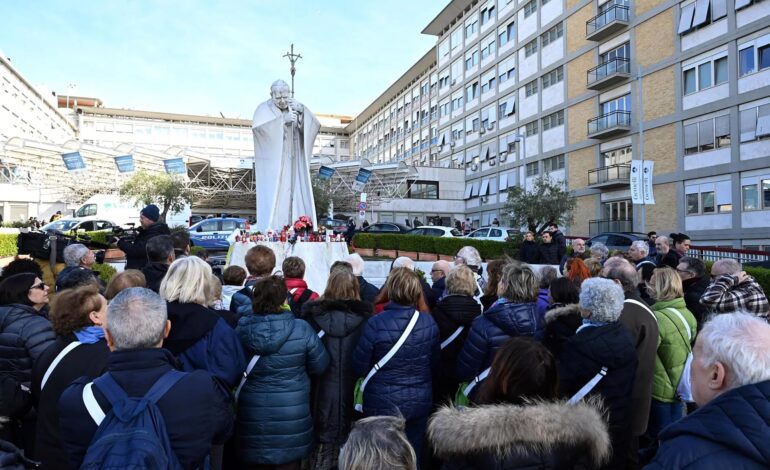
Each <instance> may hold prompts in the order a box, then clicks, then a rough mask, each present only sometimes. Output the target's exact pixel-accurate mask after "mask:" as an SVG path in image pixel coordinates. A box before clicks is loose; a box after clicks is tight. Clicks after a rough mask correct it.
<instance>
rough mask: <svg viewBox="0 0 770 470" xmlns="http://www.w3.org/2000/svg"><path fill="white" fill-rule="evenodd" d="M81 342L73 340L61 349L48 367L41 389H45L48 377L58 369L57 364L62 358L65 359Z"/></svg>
mask: <svg viewBox="0 0 770 470" xmlns="http://www.w3.org/2000/svg"><path fill="white" fill-rule="evenodd" d="M81 344H82V343H81V342H80V341H73V342H71V343H70V344H68V345H67V346H66V347H65V348H64V349H62V350H61V351H59V354H57V355H56V357H55V358H54V360H53V362H52V363H51V365H50V366H48V369H46V371H45V374H44V375H43V380H42V382H40V391H42V390H43V388H44V387H45V384H46V382H48V379H49V378H50V377H51V374H52V373H53V370H54V369H56V366H58V365H59V363H60V362H61V360H62V359H64V356H66V355H67V353H69V352H70V351H72V350H73V349H75V348H76V347H78V346H80V345H81Z"/></svg>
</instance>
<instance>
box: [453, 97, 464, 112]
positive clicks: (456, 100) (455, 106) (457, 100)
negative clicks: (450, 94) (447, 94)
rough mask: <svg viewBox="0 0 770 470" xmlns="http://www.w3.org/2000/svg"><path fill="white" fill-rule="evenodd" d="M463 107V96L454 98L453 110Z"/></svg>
mask: <svg viewBox="0 0 770 470" xmlns="http://www.w3.org/2000/svg"><path fill="white" fill-rule="evenodd" d="M462 107H463V97H462V96H459V97H457V98H454V99H453V100H452V111H456V110H458V109H462Z"/></svg>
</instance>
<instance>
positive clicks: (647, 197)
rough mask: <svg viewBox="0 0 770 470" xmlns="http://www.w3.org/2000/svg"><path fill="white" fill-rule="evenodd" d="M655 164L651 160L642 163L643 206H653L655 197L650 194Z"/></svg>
mask: <svg viewBox="0 0 770 470" xmlns="http://www.w3.org/2000/svg"><path fill="white" fill-rule="evenodd" d="M654 164H655V162H653V161H652V160H645V161H644V168H643V170H642V187H643V188H644V191H643V194H644V204H646V205H652V204H655V195H654V194H653V193H652V168H653V165H654Z"/></svg>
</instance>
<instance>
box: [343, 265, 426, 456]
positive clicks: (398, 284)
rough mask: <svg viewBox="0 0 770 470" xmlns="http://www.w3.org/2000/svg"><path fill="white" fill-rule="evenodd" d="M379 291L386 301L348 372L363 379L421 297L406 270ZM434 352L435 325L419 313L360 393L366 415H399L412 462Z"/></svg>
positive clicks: (371, 321)
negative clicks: (403, 424)
mask: <svg viewBox="0 0 770 470" xmlns="http://www.w3.org/2000/svg"><path fill="white" fill-rule="evenodd" d="M384 289H385V290H386V291H387V292H388V294H389V298H390V302H389V303H388V304H387V305H385V310H384V311H383V312H382V313H380V314H379V315H376V316H374V317H372V318H370V319H369V320H368V321H367V323H366V326H365V327H364V331H363V334H362V335H361V339H360V340H359V342H358V346H357V347H356V350H355V351H354V353H353V371H354V372H355V373H356V375H358V376H359V377H365V376H366V375H367V374H368V373H369V371H370V370H371V369H372V368H373V367H374V365H375V364H377V362H378V361H379V360H380V359H382V358H383V357H384V356H385V355H386V354H387V353H388V351H390V350H391V348H392V347H393V346H394V345H395V344H396V342H397V341H398V339H399V338H400V337H401V334H402V333H403V332H404V331H405V330H406V327H407V325H408V324H409V321H410V320H411V319H412V317H413V315H414V313H415V312H416V309H415V306H416V305H417V304H418V302H419V301H420V296H421V295H422V286H421V284H420V279H419V277H418V276H417V274H416V273H415V272H414V271H412V270H411V269H408V268H396V269H394V270H393V271H391V272H390V275H389V276H388V280H387V282H386V283H385V288H384ZM440 353H441V350H440V347H439V331H438V326H436V322H435V321H433V318H432V317H431V316H430V315H429V314H428V313H425V312H419V313H418V317H417V323H416V324H415V326H414V328H413V329H412V331H411V332H410V334H409V336H408V337H407V338H406V341H405V342H404V343H403V345H402V346H401V348H399V350H398V352H396V354H395V355H394V356H393V357H392V358H391V359H390V360H389V361H388V363H387V364H385V365H384V366H383V367H382V368H381V369H379V371H377V372H376V373H375V374H374V376H372V378H371V380H369V382H368V384H367V385H366V388H365V389H364V403H363V412H364V414H365V415H366V416H376V415H390V416H399V415H400V416H403V417H404V419H406V434H407V437H408V438H409V442H410V443H411V444H412V447H413V448H414V450H415V453H416V454H417V459H418V460H419V458H420V450H421V448H422V439H423V435H424V434H425V429H426V426H427V421H428V416H429V415H430V412H431V408H432V401H433V390H432V387H433V385H432V371H433V368H435V367H437V366H438V364H439V359H440Z"/></svg>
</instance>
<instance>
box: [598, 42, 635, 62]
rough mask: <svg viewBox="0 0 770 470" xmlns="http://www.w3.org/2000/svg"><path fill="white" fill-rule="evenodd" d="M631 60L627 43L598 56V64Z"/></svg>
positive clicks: (629, 47)
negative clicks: (617, 60) (616, 60)
mask: <svg viewBox="0 0 770 470" xmlns="http://www.w3.org/2000/svg"><path fill="white" fill-rule="evenodd" d="M630 58H631V46H630V45H629V43H625V44H623V45H622V46H618V47H616V48H615V49H612V50H611V51H607V52H605V53H604V54H601V55H599V63H600V64H606V63H607V62H611V61H613V60H615V59H630Z"/></svg>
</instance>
